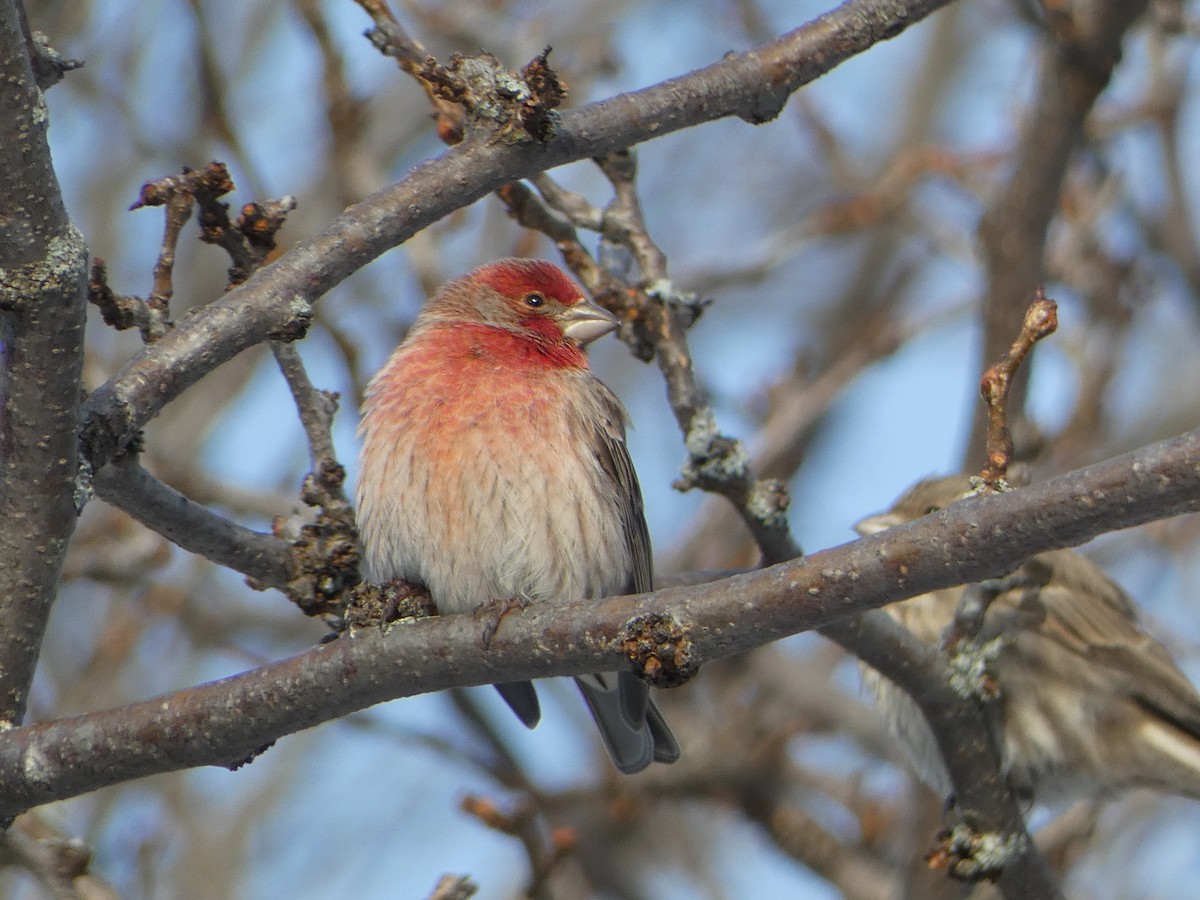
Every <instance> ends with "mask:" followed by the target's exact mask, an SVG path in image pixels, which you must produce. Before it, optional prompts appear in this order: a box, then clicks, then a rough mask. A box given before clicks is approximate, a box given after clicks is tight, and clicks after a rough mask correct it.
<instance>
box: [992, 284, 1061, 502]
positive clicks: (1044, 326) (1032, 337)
mask: <svg viewBox="0 0 1200 900" xmlns="http://www.w3.org/2000/svg"><path fill="white" fill-rule="evenodd" d="M1056 328H1058V304H1056V303H1055V302H1054V301H1053V300H1047V299H1046V295H1045V294H1044V293H1043V292H1042V288H1041V286H1039V287H1038V288H1037V290H1036V291H1035V296H1034V299H1033V302H1032V303H1030V304H1029V309H1027V310H1026V311H1025V321H1024V322H1022V323H1021V333H1020V334H1019V335H1017V339H1016V340H1015V341H1013V344H1012V346H1011V347H1009V348H1008V351H1007V352H1006V353H1005V354H1004V356H1003V358H1001V359H999V360H998V361H996V362H995V363H993V364H992V365H991V366H989V367H988V370H987V371H986V372H984V373H983V377H982V378H980V379H979V393H980V396H982V397H983V402H984V403H986V404H987V464H986V465H985V466H984V467H983V471H982V472H980V473H979V477H980V479H982V481H983V483H984V484H986V485H987V486H988V487H989V488H991V489H996V488H998V487H999V486H1000V485H1001V483H1002V482H1003V481H1004V479H1005V478H1006V477H1007V475H1008V467H1009V465H1010V464H1011V463H1012V456H1013V441H1012V434H1011V432H1010V431H1009V427H1008V398H1009V391H1010V390H1011V388H1012V383H1013V379H1014V378H1015V376H1016V373H1017V370H1018V369H1019V368H1020V366H1021V363H1022V362H1024V361H1025V357H1026V356H1028V355H1029V351H1030V350H1032V349H1033V345H1034V344H1036V343H1037V342H1038V341H1040V340H1041V339H1042V338H1044V337H1047V336H1048V335H1051V334H1053V333H1054V330H1055V329H1056Z"/></svg>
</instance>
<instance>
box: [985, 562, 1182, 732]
mask: <svg viewBox="0 0 1200 900" xmlns="http://www.w3.org/2000/svg"><path fill="white" fill-rule="evenodd" d="M1033 564H1034V565H1041V566H1048V567H1049V569H1050V570H1051V571H1052V573H1053V574H1052V575H1051V577H1050V579H1049V580H1048V581H1047V583H1046V584H1045V585H1044V586H1043V587H1041V588H1040V589H1036V590H1025V591H1019V590H1018V591H1010V592H1009V593H1008V594H1007V595H1002V596H1001V597H999V598H997V602H998V603H999V604H1000V608H1001V609H1004V608H1005V607H1006V606H1007V607H1008V608H1009V609H1010V610H1012V611H1013V612H1014V613H1017V610H1018V608H1019V614H1020V615H1021V616H1022V618H1024V619H1025V621H1027V622H1028V621H1031V620H1033V619H1036V618H1040V619H1041V623H1040V630H1041V631H1042V633H1044V634H1045V635H1046V636H1047V637H1051V638H1052V639H1053V640H1054V641H1055V642H1056V643H1058V644H1059V645H1061V646H1063V647H1064V648H1066V649H1068V650H1070V651H1072V652H1073V653H1076V654H1078V655H1079V656H1081V657H1083V658H1085V659H1086V660H1087V661H1088V663H1089V664H1090V665H1092V666H1096V667H1101V668H1102V669H1103V670H1104V671H1105V672H1106V674H1107V675H1108V677H1109V678H1111V679H1113V680H1114V681H1115V683H1116V684H1117V685H1119V688H1118V689H1119V690H1123V691H1124V692H1125V693H1126V694H1127V695H1128V696H1130V697H1132V698H1134V699H1135V700H1136V701H1138V702H1139V703H1141V704H1142V705H1143V706H1145V707H1146V708H1147V709H1149V710H1152V711H1153V712H1154V713H1155V714H1157V715H1159V716H1161V717H1163V718H1166V719H1169V720H1170V721H1172V722H1173V723H1174V724H1175V725H1176V726H1177V727H1179V728H1181V729H1182V730H1184V731H1186V732H1188V733H1189V734H1191V735H1193V736H1194V737H1196V738H1197V739H1200V694H1197V692H1196V689H1195V688H1194V687H1193V686H1192V683H1191V682H1190V681H1189V680H1188V679H1187V676H1185V675H1184V674H1183V673H1182V672H1181V671H1180V670H1179V668H1178V666H1176V664H1175V662H1174V660H1173V659H1172V658H1171V655H1170V653H1169V652H1168V651H1167V648H1166V647H1164V646H1163V645H1162V644H1161V643H1159V642H1158V641H1157V640H1155V639H1154V638H1153V637H1151V636H1150V635H1149V634H1147V633H1146V632H1145V631H1143V630H1142V628H1141V627H1140V626H1139V624H1138V614H1137V606H1136V605H1135V604H1134V602H1133V600H1131V599H1130V597H1129V596H1128V595H1127V594H1126V593H1125V592H1124V591H1123V590H1122V589H1121V588H1120V586H1118V585H1117V584H1116V582H1114V581H1113V580H1112V579H1111V578H1109V577H1108V576H1107V575H1106V574H1105V573H1104V571H1103V570H1102V569H1100V567H1099V566H1097V565H1096V564H1095V563H1093V562H1092V561H1091V560H1089V559H1087V558H1086V557H1084V556H1081V555H1080V554H1078V553H1074V552H1071V551H1066V550H1060V551H1055V552H1053V553H1044V554H1041V555H1040V556H1038V557H1035V559H1034V561H1033ZM993 611H996V612H998V611H999V610H989V618H990V617H991V615H992V613H993Z"/></svg>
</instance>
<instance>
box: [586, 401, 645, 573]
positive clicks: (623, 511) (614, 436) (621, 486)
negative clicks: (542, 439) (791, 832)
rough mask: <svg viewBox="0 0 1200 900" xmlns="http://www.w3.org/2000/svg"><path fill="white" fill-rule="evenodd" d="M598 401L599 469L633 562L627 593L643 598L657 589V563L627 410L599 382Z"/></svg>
mask: <svg viewBox="0 0 1200 900" xmlns="http://www.w3.org/2000/svg"><path fill="white" fill-rule="evenodd" d="M596 385H597V387H598V388H599V390H598V391H597V399H598V400H599V401H600V408H601V411H602V414H601V416H599V417H598V423H597V434H596V437H597V440H596V441H595V442H594V444H593V445H594V446H595V447H596V448H597V450H596V459H597V461H598V462H599V463H600V468H601V469H603V470H604V472H605V474H606V475H608V477H609V478H610V479H611V481H612V485H613V490H614V492H615V496H616V497H617V502H618V508H619V513H620V517H621V531H622V533H623V534H624V535H625V541H626V543H627V545H628V547H629V557H630V560H631V566H630V572H629V583H628V584H627V586H626V588H625V589H626V590H627V591H629V592H630V593H633V594H641V593H645V592H647V591H651V590H653V589H654V563H653V558H652V556H651V551H650V532H649V530H648V529H647V527H646V512H645V507H644V506H643V504H642V489H641V485H639V484H638V479H637V473H636V472H634V470H633V460H632V459H630V457H629V449H628V448H627V447H626V446H625V410H624V409H623V408H622V407H621V403H620V401H619V400H617V398H616V397H615V396H613V393H612V392H611V391H610V390H609V389H608V388H606V387H604V385H603V384H601V383H600V382H599V381H597V382H596Z"/></svg>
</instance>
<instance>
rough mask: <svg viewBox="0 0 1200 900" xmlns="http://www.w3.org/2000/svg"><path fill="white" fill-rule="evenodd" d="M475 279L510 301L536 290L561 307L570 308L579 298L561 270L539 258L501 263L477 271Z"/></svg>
mask: <svg viewBox="0 0 1200 900" xmlns="http://www.w3.org/2000/svg"><path fill="white" fill-rule="evenodd" d="M475 278H476V280H477V281H479V283H480V284H486V285H487V286H488V287H490V288H492V289H493V290H495V291H497V292H498V293H501V294H503V295H504V296H505V297H509V298H510V299H513V300H515V299H517V298H518V297H520V296H521V295H522V294H526V293H528V292H530V291H540V292H541V293H543V294H545V295H546V296H547V297H549V298H550V299H552V300H557V301H558V302H559V303H561V304H563V305H564V306H573V305H575V303H577V302H578V301H579V299H580V298H581V297H582V296H583V291H581V290H580V289H579V285H577V284H576V283H575V282H574V281H572V280H571V279H570V278H568V277H567V276H566V275H565V274H564V273H563V271H562V269H560V268H559V267H558V266H556V265H554V263H550V262H546V261H545V260H543V259H506V260H502V261H500V262H495V263H492V264H491V265H487V266H484V267H483V268H481V269H479V270H478V272H477V273H476V275H475Z"/></svg>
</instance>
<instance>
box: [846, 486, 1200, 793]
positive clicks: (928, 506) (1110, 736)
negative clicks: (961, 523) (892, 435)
mask: <svg viewBox="0 0 1200 900" xmlns="http://www.w3.org/2000/svg"><path fill="white" fill-rule="evenodd" d="M970 490H971V485H970V483H969V481H968V479H967V477H966V476H952V477H949V478H939V479H930V480H928V481H922V482H919V483H918V484H916V485H915V486H913V487H912V488H910V489H909V491H908V492H907V493H906V494H904V495H903V496H902V497H901V498H900V499H899V500H897V501H896V505H895V506H894V507H893V508H892V509H891V511H890V512H886V513H883V514H881V515H877V516H873V517H871V518H868V519H864V520H863V521H862V522H860V523H859V524H858V525H857V526H856V527H857V529H858V531H859V533H861V534H864V535H865V534H874V533H875V532H877V531H882V530H883V529H885V528H890V527H892V526H893V525H899V524H902V523H904V522H910V521H912V520H914V519H917V518H920V517H921V516H924V515H926V514H928V513H931V512H935V511H937V510H939V509H942V508H943V507H946V506H949V505H950V504H951V503H953V502H954V501H955V500H958V499H959V498H961V497H963V496H964V495H966V494H967V493H968V492H969V491H970ZM1014 574H1015V575H1017V576H1018V577H1016V578H1010V579H1006V580H1005V584H1006V585H1010V586H1009V587H1008V589H1006V590H1004V591H1003V592H1001V593H1000V594H999V595H997V596H996V597H995V599H994V600H993V601H992V603H991V605H990V606H988V607H987V612H986V614H985V616H984V618H983V623H982V628H981V630H980V632H979V634H978V635H977V640H979V641H981V642H986V641H990V640H992V639H997V640H998V645H997V650H996V654H995V656H994V657H993V658H991V659H990V661H989V662H988V663H987V670H988V672H989V673H990V674H991V675H992V676H993V677H994V679H995V682H996V685H997V686H998V688H999V694H1000V696H999V699H998V703H999V704H1000V706H999V708H998V715H997V721H998V723H999V727H1000V729H1001V730H1002V733H1001V734H998V735H997V745H998V746H999V747H1000V750H1001V757H1002V761H1003V765H1004V768H1005V772H1006V774H1007V776H1008V779H1009V783H1010V784H1011V785H1012V787H1013V788H1014V789H1015V790H1016V791H1017V792H1018V794H1019V795H1021V796H1023V797H1025V798H1033V797H1035V796H1036V797H1037V798H1038V799H1041V800H1054V799H1056V798H1062V797H1064V796H1067V795H1069V794H1072V793H1075V792H1079V791H1083V792H1087V793H1093V794H1096V793H1104V792H1106V791H1108V790H1113V789H1117V788H1133V787H1149V788H1154V789H1157V790H1160V791H1165V792H1168V793H1172V794H1182V795H1185V796H1188V797H1195V798H1197V799H1200V695H1198V694H1197V693H1196V690H1195V689H1194V688H1193V687H1192V685H1191V683H1190V682H1189V681H1188V679H1187V678H1186V677H1185V676H1184V674H1183V673H1182V672H1181V671H1180V670H1179V668H1178V667H1177V666H1176V665H1175V663H1174V662H1173V661H1172V659H1171V656H1170V654H1169V653H1168V652H1167V649H1166V648H1165V647H1164V646H1163V645H1162V644H1160V643H1159V642H1158V641H1156V640H1155V639H1154V638H1152V637H1151V636H1150V635H1149V634H1147V633H1146V632H1144V631H1143V630H1142V629H1141V627H1140V626H1139V624H1138V620H1137V607H1136V606H1135V604H1134V603H1133V601H1132V600H1131V599H1130V598H1129V597H1128V596H1127V595H1126V594H1125V592H1124V591H1122V590H1121V588H1119V587H1118V586H1117V585H1116V584H1114V583H1113V581H1112V580H1111V579H1110V578H1109V577H1108V576H1107V575H1105V574H1104V572H1103V571H1101V569H1100V568H1099V567H1098V566H1096V565H1095V564H1094V563H1092V562H1091V561H1090V560H1088V559H1087V558H1086V557H1084V556H1081V555H1080V554H1078V553H1074V552H1072V551H1070V550H1055V551H1052V552H1049V553H1041V554H1039V555H1037V556H1035V557H1033V558H1032V559H1030V560H1029V561H1028V562H1026V563H1025V564H1024V565H1023V566H1022V567H1021V569H1019V570H1017V573H1014ZM1022 575H1026V576H1028V577H1027V578H1021V577H1020V576H1022ZM1031 584H1032V585H1033V586H1030V585H1031ZM962 595H963V588H961V587H959V588H951V589H948V590H942V591H935V592H933V593H931V594H922V595H921V596H919V597H913V598H912V599H910V600H904V601H902V602H899V603H893V604H891V605H890V606H887V607H885V610H886V612H888V613H889V614H890V615H891V616H892V618H894V619H895V620H896V621H897V622H899V623H900V624H901V625H903V626H904V627H906V628H907V629H909V630H910V631H912V632H913V634H915V635H916V636H917V637H918V638H920V639H921V640H923V641H925V642H926V643H929V644H934V645H936V644H938V643H939V639H940V638H941V637H942V634H943V631H944V630H945V629H946V627H947V626H949V625H950V624H951V622H952V621H953V620H954V618H955V612H956V610H957V608H958V605H959V601H960V600H961V598H962ZM864 678H865V680H866V681H867V682H868V683H869V684H870V685H871V687H873V689H874V691H875V694H876V697H877V700H878V702H879V705H880V706H881V708H882V710H883V712H884V714H885V716H886V718H887V719H888V724H889V726H890V727H891V729H892V730H893V732H894V733H895V734H896V736H897V737H898V738H899V739H900V741H901V743H902V744H904V746H905V750H906V751H907V753H908V755H909V757H910V759H911V760H912V762H913V764H914V766H915V768H916V769H917V772H918V774H919V775H920V776H921V778H922V779H923V780H925V781H926V782H927V783H928V784H929V785H930V786H931V787H933V788H934V789H935V790H938V791H940V792H941V793H942V794H943V795H948V794H949V793H950V790H951V786H950V779H949V776H948V774H947V772H946V767H945V764H944V763H943V762H942V758H941V755H940V754H939V752H938V750H937V746H936V744H935V743H934V739H933V735H932V733H931V732H930V731H929V728H928V726H927V725H926V723H925V718H924V716H923V715H922V714H921V712H920V710H919V709H918V707H917V705H916V704H915V703H913V701H912V700H911V699H909V697H908V695H907V694H905V693H904V692H903V691H901V690H900V689H899V688H897V687H896V686H894V685H893V684H892V683H891V682H889V681H887V680H885V679H884V678H883V677H882V676H880V675H879V674H878V673H876V672H875V671H874V670H868V669H866V667H864Z"/></svg>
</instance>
